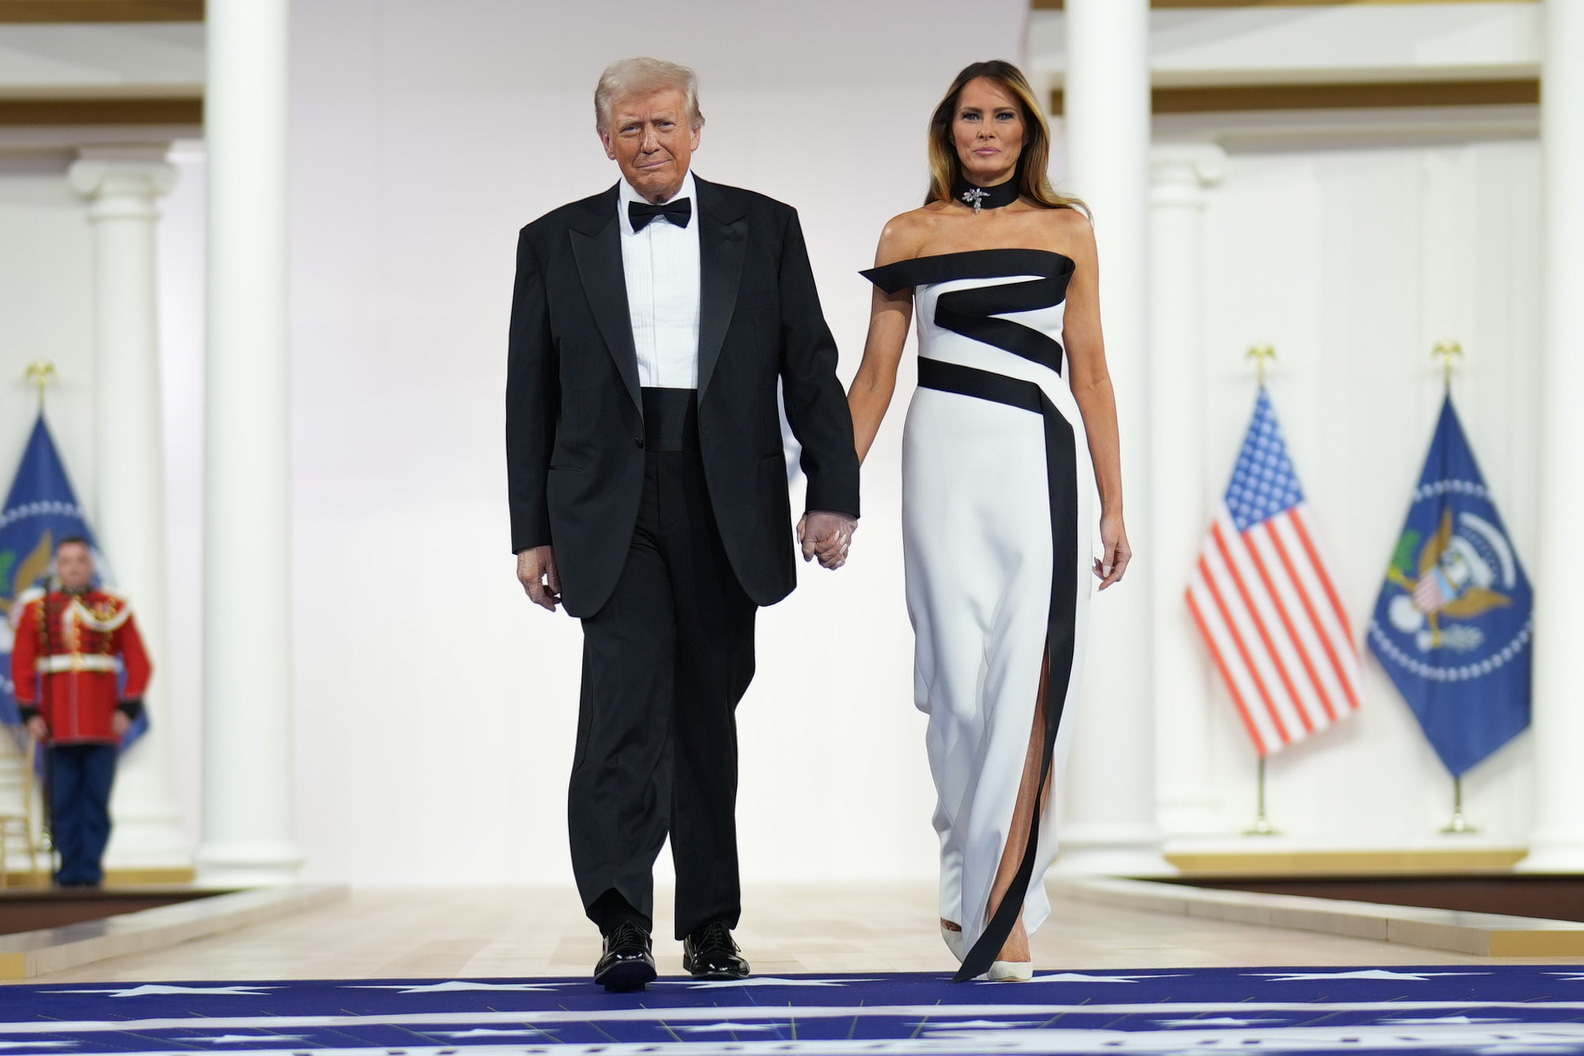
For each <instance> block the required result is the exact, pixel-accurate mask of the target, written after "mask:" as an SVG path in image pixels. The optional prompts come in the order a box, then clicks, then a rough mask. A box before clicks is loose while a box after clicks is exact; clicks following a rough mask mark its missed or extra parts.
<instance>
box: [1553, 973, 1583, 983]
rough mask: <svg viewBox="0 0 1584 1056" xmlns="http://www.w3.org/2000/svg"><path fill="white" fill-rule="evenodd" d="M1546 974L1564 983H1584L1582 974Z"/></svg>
mask: <svg viewBox="0 0 1584 1056" xmlns="http://www.w3.org/2000/svg"><path fill="white" fill-rule="evenodd" d="M1546 974H1547V975H1554V976H1557V977H1558V978H1560V979H1561V980H1562V981H1563V982H1566V983H1584V972H1547V973H1546Z"/></svg>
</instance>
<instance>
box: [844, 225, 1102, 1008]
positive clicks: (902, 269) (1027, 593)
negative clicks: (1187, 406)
mask: <svg viewBox="0 0 1584 1056" xmlns="http://www.w3.org/2000/svg"><path fill="white" fill-rule="evenodd" d="M1073 268H1074V264H1073V261H1072V260H1071V259H1069V258H1067V257H1065V256H1062V255H1061V254H1059V253H1053V252H1050V251H1047V250H1029V249H990V250H977V251H972V252H963V253H946V254H940V255H936V256H927V257H918V258H915V259H913V260H905V261H899V262H897V263H895V264H890V265H887V266H885V267H881V268H875V269H873V270H870V271H866V272H864V275H865V276H866V277H867V278H868V279H870V281H872V282H873V283H874V284H875V285H876V286H879V287H880V288H881V289H883V290H885V291H887V292H889V293H894V292H896V291H898V290H902V289H906V288H908V287H912V288H913V289H914V291H915V292H914V309H915V312H916V313H917V317H918V338H919V340H918V355H919V361H918V379H919V380H918V388H917V390H916V391H915V392H914V395H913V400H912V404H911V406H910V407H909V408H908V414H907V426H906V432H905V435H904V438H903V454H902V529H903V548H904V564H905V569H906V577H907V603H908V614H909V616H910V618H911V619H912V621H913V630H914V634H915V636H916V654H915V666H914V694H915V699H916V702H917V704H918V707H919V709H920V710H922V711H923V712H925V713H926V714H927V715H928V716H929V727H928V733H927V738H926V740H927V747H928V751H929V759H930V769H931V771H932V773H933V774H934V778H935V787H936V791H937V793H938V800H937V803H936V808H935V818H934V821H935V829H936V831H937V832H938V833H939V835H940V844H941V878H940V915H941V917H942V918H943V919H945V920H950V921H954V922H957V923H959V924H960V925H961V926H962V947H961V951H962V952H961V956H962V960H963V967H962V970H961V972H959V978H973V977H975V976H978V975H980V974H983V973H984V972H985V971H987V970H988V969H989V966H990V963H991V961H993V960H994V959H995V957H996V955H997V953H998V952H999V951H1000V949H1001V946H1002V944H1003V943H1004V942H1005V941H1006V937H1007V935H1008V934H1009V933H1010V932H1011V930H1012V927H1013V925H1014V923H1015V921H1016V917H1017V912H1018V909H1019V908H1020V907H1021V908H1022V910H1023V913H1024V924H1025V926H1026V927H1027V928H1028V931H1029V933H1030V934H1031V935H1032V934H1033V933H1034V931H1035V929H1037V928H1038V927H1039V926H1040V924H1041V923H1043V922H1044V920H1045V919H1046V917H1048V916H1049V915H1050V902H1049V899H1048V898H1047V896H1046V894H1045V886H1044V883H1043V882H1042V881H1043V877H1044V875H1045V871H1046V869H1047V868H1049V866H1050V864H1051V862H1052V861H1053V860H1054V859H1055V857H1056V825H1055V819H1056V813H1057V810H1056V808H1057V804H1058V800H1059V797H1060V789H1061V786H1062V778H1063V774H1064V771H1065V769H1066V766H1065V760H1066V755H1067V747H1068V742H1069V740H1070V735H1071V730H1072V708H1071V705H1072V704H1073V702H1074V700H1075V698H1076V694H1077V687H1078V681H1079V669H1080V667H1081V661H1082V657H1083V644H1084V633H1085V626H1086V623H1087V615H1088V605H1089V597H1090V591H1091V589H1092V583H1093V577H1092V574H1091V572H1090V563H1091V561H1092V559H1093V555H1092V553H1091V543H1090V537H1091V530H1090V518H1091V516H1092V512H1091V511H1092V507H1093V498H1092V496H1093V484H1092V481H1093V479H1094V478H1093V470H1092V468H1091V465H1090V460H1089V445H1088V442H1087V439H1086V437H1085V434H1084V427H1083V419H1082V417H1081V416H1080V415H1079V412H1078V406H1077V403H1076V402H1075V401H1074V399H1073V395H1072V391H1071V389H1070V388H1069V386H1068V383H1067V380H1066V377H1065V374H1064V372H1063V367H1064V362H1063V359H1064V356H1063V349H1062V344H1061V337H1062V319H1063V310H1064V307H1065V303H1066V291H1067V283H1068V280H1069V279H1070V278H1071V276H1072V273H1073ZM1047 664H1048V665H1049V680H1048V683H1047V686H1048V688H1047V691H1046V692H1047V696H1046V707H1045V720H1046V721H1045V724H1044V728H1043V729H1042V730H1039V731H1035V730H1034V718H1035V714H1036V704H1037V699H1038V695H1039V691H1040V676H1041V671H1042V668H1043V667H1044V666H1045V665H1047ZM1031 736H1032V737H1037V738H1039V739H1040V741H1041V742H1042V743H1041V744H1040V748H1041V753H1042V754H1041V758H1042V764H1041V773H1042V775H1045V776H1049V777H1050V782H1049V786H1048V787H1049V788H1050V790H1051V793H1050V794H1049V795H1042V797H1041V801H1040V802H1039V803H1038V805H1037V809H1036V811H1035V814H1034V822H1033V825H1032V826H1031V829H1032V831H1031V833H1030V839H1029V841H1028V851H1027V853H1026V854H1025V855H1024V858H1023V861H1022V863H1021V866H1020V868H1019V871H1018V874H1017V878H1016V879H1015V880H1014V881H1013V884H1012V888H1011V890H1010V892H1009V893H1008V896H1007V897H1006V898H1005V899H1004V900H1003V902H1002V906H1001V910H1000V912H998V913H997V914H996V915H995V917H994V918H993V919H991V918H990V916H989V913H988V908H989V899H990V892H991V885H992V884H993V882H994V879H995V875H996V870H997V867H998V866H999V864H1000V862H1001V858H1002V855H1003V852H1004V850H1005V848H1006V845H1007V839H1008V833H1009V830H1010V829H1011V825H1012V818H1013V811H1014V808H1015V806H1016V803H1017V795H1018V786H1019V784H1020V782H1021V778H1022V774H1023V765H1024V760H1025V757H1026V755H1027V753H1028V750H1029V744H1030V738H1031ZM1041 787H1042V788H1045V787H1047V786H1046V783H1045V781H1044V780H1043V779H1042V782H1041Z"/></svg>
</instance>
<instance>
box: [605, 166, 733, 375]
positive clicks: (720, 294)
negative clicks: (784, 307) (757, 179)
mask: <svg viewBox="0 0 1584 1056" xmlns="http://www.w3.org/2000/svg"><path fill="white" fill-rule="evenodd" d="M693 181H694V185H695V186H696V187H697V189H698V198H699V201H698V204H699V208H698V225H699V272H700V274H699V348H698V391H699V398H700V399H703V398H704V392H705V390H706V389H707V388H709V383H710V378H711V377H712V376H713V375H714V373H715V364H716V363H717V362H718V361H719V360H720V355H721V345H722V344H723V343H724V342H725V340H726V330H727V328H728V327H729V326H730V325H731V320H732V313H733V312H734V311H736V308H737V287H738V284H739V281H740V280H741V279H742V263H743V252H744V250H745V249H746V248H747V244H748V220H747V218H746V217H745V216H742V215H741V214H739V213H737V212H735V211H734V210H732V209H731V208H730V203H729V202H728V201H727V198H726V196H725V195H724V194H722V193H721V191H720V188H718V187H716V186H715V185H714V184H712V183H709V182H708V181H706V180H701V179H699V178H698V177H697V176H694V177H693ZM618 263H620V261H619V260H618Z"/></svg>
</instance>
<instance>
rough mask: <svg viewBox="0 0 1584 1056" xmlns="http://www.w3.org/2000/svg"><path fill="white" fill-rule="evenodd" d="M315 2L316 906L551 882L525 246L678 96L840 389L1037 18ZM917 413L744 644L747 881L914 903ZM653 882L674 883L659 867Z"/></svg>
mask: <svg viewBox="0 0 1584 1056" xmlns="http://www.w3.org/2000/svg"><path fill="white" fill-rule="evenodd" d="M961 13H962V12H961V6H960V5H959V4H954V3H947V2H943V0H928V2H912V0H910V2H901V0H895V2H889V3H865V4H852V3H839V2H835V0H816V2H810V3H803V4H797V5H786V4H780V3H769V2H751V3H743V2H734V0H710V2H706V3H692V4H687V5H681V6H677V7H673V8H671V9H669V10H668V11H666V12H665V13H664V14H661V13H659V12H657V11H656V9H655V8H654V7H653V6H652V5H649V4H642V3H637V2H631V0H622V2H608V3H597V4H583V5H567V4H549V3H530V4H524V3H520V2H508V0H470V2H467V3H449V4H433V3H425V2H420V0H338V2H333V3H330V2H325V0H313V2H311V3H298V4H295V5H294V6H293V11H292V15H293V28H292V49H293V55H292V98H293V109H292V152H293V153H292V159H291V172H292V187H291V193H292V210H293V219H292V262H293V263H292V305H293V327H292V340H293V371H294V385H293V400H294V412H293V429H294V457H295V469H294V475H295V481H296V490H295V502H296V508H295V511H294V515H295V524H296V534H295V538H294V547H295V560H296V579H295V583H294V587H295V591H296V612H297V614H298V623H297V628H296V640H295V644H296V649H297V655H296V661H295V662H296V689H297V699H296V707H297V715H298V728H299V731H300V735H299V736H300V753H299V774H298V789H299V801H300V802H301V803H302V805H303V806H302V814H301V821H302V825H301V838H302V843H303V846H304V849H305V850H306V852H307V854H308V867H307V874H308V875H309V876H311V877H316V878H328V877H336V878H350V879H354V880H357V881H371V882H380V881H390V882H403V883H411V882H415V881H416V882H423V881H447V882H453V881H467V880H476V881H481V882H502V881H539V882H554V883H565V882H567V881H568V880H569V879H570V868H569V865H568V863H567V853H566V849H565V844H566V838H565V820H564V819H565V798H566V793H565V789H566V779H567V773H568V769H569V766H570V760H571V754H572V740H573V733H574V729H575V715H576V709H577V683H578V669H579V661H578V656H579V648H580V634H579V632H578V629H577V625H576V623H575V622H574V621H572V620H571V619H569V618H567V617H565V616H564V615H557V616H555V617H552V616H549V615H548V614H546V613H544V612H543V611H541V610H539V609H536V608H534V607H532V606H530V605H529V604H528V603H527V601H526V599H525V598H524V597H523V595H522V592H521V589H520V587H518V585H517V583H516V581H515V579H514V577H513V567H514V559H513V558H512V557H511V555H510V553H509V552H508V544H509V539H508V533H507V524H506V510H505V503H504V498H505V471H504V464H503V456H502V429H503V426H502V421H503V410H502V404H503V399H502V387H503V382H504V371H505V335H506V322H507V316H508V311H509V304H510V291H511V278H512V268H513V260H514V250H515V243H516V231H517V228H518V227H519V226H520V225H522V224H523V223H525V222H527V221H528V220H531V219H533V218H534V217H536V216H538V215H539V214H540V213H543V212H545V211H547V210H549V209H550V208H552V207H554V206H557V205H559V204H561V203H563V202H566V201H570V200H572V199H575V198H580V197H583V196H585V195H588V194H592V193H596V192H598V191H599V190H601V189H603V188H605V187H608V186H609V185H610V184H611V183H613V182H614V181H615V180H616V178H617V172H616V169H615V166H614V164H612V163H611V162H609V161H607V160H606V158H605V156H604V153H603V151H602V150H601V148H600V145H599V142H598V140H597V138H596V136H595V134H594V130H593V109H592V95H593V87H594V83H595V80H596V79H597V78H598V75H599V72H600V70H601V69H602V68H603V67H604V66H605V65H606V64H607V63H609V62H610V61H612V60H614V59H617V58H621V57H623V56H627V55H633V54H655V55H660V56H663V57H668V58H672V59H674V60H676V61H680V62H684V63H687V64H689V65H691V66H694V67H695V68H696V69H697V70H698V71H699V75H700V79H701V86H702V105H703V111H704V113H705V115H706V118H707V125H706V128H705V130H704V138H703V145H702V147H701V149H700V151H699V152H698V153H697V154H696V155H695V158H694V165H695V168H696V170H697V171H698V172H699V173H700V174H701V175H704V176H706V177H708V178H710V179H714V180H718V181H721V182H725V183H733V184H739V185H743V186H748V187H752V188H754V189H756V190H760V191H763V192H765V193H767V194H770V195H772V196H775V197H777V198H780V199H782V200H784V201H787V202H790V203H792V204H793V205H795V206H797V207H798V208H799V209H800V210H801V212H802V215H803V219H804V227H805V230H806V234H807V238H808V242H809V246H810V254H811V257H812V260H813V265H814V269H815V273H816V275H817V276H818V279H819V283H820V289H821V294H822V296H823V299H824V303H825V307H826V312H827V316H828V318H829V320H830V323H831V325H832V328H833V330H834V331H835V333H836V335H837V339H838V342H839V344H840V346H841V350H842V368H841V369H842V375H843V378H844V380H845V379H848V378H850V377H851V374H852V372H853V371H854V370H855V369H856V367H857V361H858V358H859V355H860V354H861V351H862V341H863V333H864V328H865V326H866V323H867V309H868V303H869V289H868V285H867V283H865V282H864V281H863V280H862V279H861V278H859V277H858V275H857V274H856V272H857V271H858V269H860V268H863V267H867V266H868V265H869V264H871V263H872V262H873V253H874V244H875V240H876V239H877V237H878V235H879V231H880V227H881V225H882V224H883V223H884V222H885V220H886V219H888V218H889V217H890V216H892V215H894V214H896V213H898V212H901V211H902V210H904V209H907V208H910V207H912V206H914V205H916V204H917V203H918V202H919V201H921V200H922V196H923V192H924V189H925V179H926V175H925V172H926V170H925V158H924V149H925V147H924V129H925V125H926V123H927V120H928V116H929V112H930V110H931V109H932V108H933V106H934V104H935V103H936V102H937V101H938V99H939V96H940V93H941V92H942V91H944V89H945V87H946V85H947V84H948V83H949V81H950V79H951V77H952V75H953V74H955V73H956V71H957V70H958V69H960V68H961V67H962V66H963V65H964V64H966V63H967V62H970V61H973V60H976V59H982V58H991V57H999V56H1011V57H1014V58H1015V57H1017V55H1018V53H1019V52H1020V50H1021V38H1022V33H1023V28H1024V23H1025V20H1026V17H1027V9H1026V5H1025V4H1024V3H1022V2H1021V0H995V2H993V3H981V4H977V5H975V9H974V16H973V21H974V31H973V33H972V34H962V33H953V32H943V31H942V30H943V27H950V26H952V25H955V24H957V23H958V22H959V21H960V18H961ZM900 417H901V415H900V408H899V413H898V414H897V416H896V419H895V420H894V421H893V422H892V423H891V427H890V428H889V429H888V432H887V435H886V437H885V438H884V439H883V440H882V443H881V446H880V448H879V449H878V450H877V452H876V455H875V457H874V458H873V459H872V461H871V468H870V475H869V477H868V481H867V484H866V489H865V503H866V506H865V509H864V514H865V517H864V525H863V528H862V530H861V531H860V532H859V534H858V538H857V543H856V546H855V551H854V553H855V557H854V560H853V561H852V563H851V564H850V565H849V566H848V567H847V568H846V569H843V570H842V571H841V572H840V573H837V574H830V573H824V572H822V571H821V570H819V569H818V568H817V567H814V566H808V567H806V568H805V569H804V570H803V575H802V586H801V588H800V589H799V590H798V591H797V592H796V593H795V594H794V596H793V597H792V599H791V600H789V601H787V602H786V603H784V604H782V605H779V606H776V607H774V608H772V609H769V610H765V611H763V612H762V614H761V617H760V624H759V640H760V651H759V671H758V677H757V679H756V681H755V683H754V686H753V688H752V689H751V690H750V691H749V694H748V697H747V699H746V700H745V701H744V703H743V705H742V707H741V710H740V712H739V716H740V723H741V759H742V791H741V797H740V808H739V815H740V818H741V829H742V837H741V845H742V866H743V873H744V875H745V877H746V878H748V879H750V880H761V881H762V880H797V879H803V878H812V877H829V876H875V877H880V876H896V875H928V874H929V873H930V871H931V870H932V869H933V860H934V859H933V855H934V850H933V847H934V836H933V833H932V832H931V830H930V827H929V812H930V809H931V806H932V792H931V786H930V782H929V777H928V770H927V766H926V763H925V760H924V754H923V746H922V736H923V717H922V716H921V715H919V714H918V713H917V712H916V711H914V709H913V707H912V703H911V670H912V650H911V635H910V632H909V629H908V624H907V617H906V613H905V610H904V608H903V602H902V584H901V562H900V549H899V547H900V540H899V533H898V530H897V526H896V522H897V501H896V483H895V481H896V477H897V473H898V466H899V460H898V453H897V438H898V432H899V427H900ZM663 868H668V866H667V867H663Z"/></svg>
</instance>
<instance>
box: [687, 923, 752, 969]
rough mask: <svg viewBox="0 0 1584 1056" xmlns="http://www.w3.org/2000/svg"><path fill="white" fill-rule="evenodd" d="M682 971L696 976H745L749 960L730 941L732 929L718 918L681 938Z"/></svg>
mask: <svg viewBox="0 0 1584 1056" xmlns="http://www.w3.org/2000/svg"><path fill="white" fill-rule="evenodd" d="M682 970H683V971H686V972H691V973H692V974H693V978H695V979H746V978H748V962H747V961H746V960H744V959H743V956H742V951H741V950H739V949H738V947H737V944H736V943H735V942H733V941H732V933H731V929H730V928H728V927H727V926H726V925H725V924H722V923H721V922H720V921H718V920H712V921H710V922H709V923H708V924H705V925H704V926H703V927H701V928H697V929H695V930H694V931H693V933H692V934H691V935H689V936H688V937H687V938H685V939H683V940H682Z"/></svg>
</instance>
